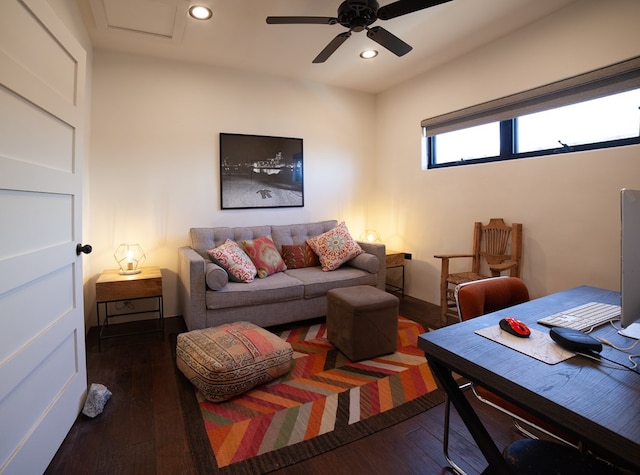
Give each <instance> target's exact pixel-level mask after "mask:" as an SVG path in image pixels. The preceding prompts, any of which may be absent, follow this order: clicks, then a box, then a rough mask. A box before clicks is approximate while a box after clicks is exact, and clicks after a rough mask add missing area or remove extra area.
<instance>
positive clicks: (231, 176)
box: [220, 133, 304, 209]
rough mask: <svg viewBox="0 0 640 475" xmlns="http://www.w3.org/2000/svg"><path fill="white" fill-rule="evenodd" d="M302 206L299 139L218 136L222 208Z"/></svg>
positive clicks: (301, 148) (233, 135) (235, 135)
mask: <svg viewBox="0 0 640 475" xmlns="http://www.w3.org/2000/svg"><path fill="white" fill-rule="evenodd" d="M303 206H304V167H303V147H302V139H297V138H287V137H270V136H264V135H245V134H229V133H220V207H221V208H222V209H251V208H300V207H303Z"/></svg>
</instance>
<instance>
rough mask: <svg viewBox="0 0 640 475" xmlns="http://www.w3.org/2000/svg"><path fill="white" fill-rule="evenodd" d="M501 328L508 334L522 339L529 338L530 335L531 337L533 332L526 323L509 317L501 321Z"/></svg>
mask: <svg viewBox="0 0 640 475" xmlns="http://www.w3.org/2000/svg"><path fill="white" fill-rule="evenodd" d="M500 328H502V329H503V330H504V331H506V332H507V333H511V334H512V335H515V336H519V337H520V338H529V335H531V330H529V327H528V326H527V325H526V323H524V322H521V321H520V320H516V319H515V318H512V317H507V318H503V319H502V320H500Z"/></svg>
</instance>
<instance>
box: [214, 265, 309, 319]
mask: <svg viewBox="0 0 640 475" xmlns="http://www.w3.org/2000/svg"><path fill="white" fill-rule="evenodd" d="M317 269H318V272H321V271H320V268H319V267H318V268H317ZM303 297H304V287H303V285H302V282H300V281H299V280H298V279H296V278H295V277H292V276H289V275H287V274H286V273H283V272H278V273H277V274H273V275H270V276H269V277H267V278H266V279H255V280H254V281H253V282H251V283H249V284H242V283H236V282H229V283H228V284H227V285H226V286H225V287H224V288H223V289H220V290H217V291H213V290H209V291H207V292H206V294H205V299H206V304H207V308H208V309H218V308H230V307H244V306H247V305H262V304H265V303H272V302H286V301H288V300H296V299H301V298H303Z"/></svg>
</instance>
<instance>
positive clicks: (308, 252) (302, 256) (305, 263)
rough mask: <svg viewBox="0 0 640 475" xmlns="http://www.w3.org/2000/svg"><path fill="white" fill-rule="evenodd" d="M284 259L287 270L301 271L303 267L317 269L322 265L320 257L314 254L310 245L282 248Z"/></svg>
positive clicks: (294, 245)
mask: <svg viewBox="0 0 640 475" xmlns="http://www.w3.org/2000/svg"><path fill="white" fill-rule="evenodd" d="M282 259H284V263H285V264H286V266H287V269H301V268H303V267H317V266H319V265H320V259H318V255H317V254H316V253H315V252H313V250H312V249H311V247H309V244H307V243H306V242H304V243H302V244H292V245H287V244H284V245H283V246H282Z"/></svg>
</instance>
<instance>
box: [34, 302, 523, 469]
mask: <svg viewBox="0 0 640 475" xmlns="http://www.w3.org/2000/svg"><path fill="white" fill-rule="evenodd" d="M398 296H399V298H400V300H401V307H400V308H401V314H402V315H405V316H407V317H409V318H412V319H414V320H416V321H418V322H419V323H421V324H422V325H423V326H424V327H425V329H428V328H437V327H439V319H440V311H439V308H438V307H437V306H435V305H431V304H428V303H426V302H422V301H420V300H417V299H413V298H411V297H408V296H405V297H402V296H400V295H399V294H398ZM166 326H167V328H166V334H167V335H169V334H170V333H176V332H181V331H185V327H184V322H183V321H182V319H181V318H168V319H166ZM87 373H88V381H89V383H92V382H97V383H101V384H104V385H105V386H106V387H107V388H108V389H109V390H110V391H112V392H113V396H112V397H111V399H110V400H109V401H108V402H107V406H106V408H105V411H104V413H102V414H100V415H99V416H97V417H96V418H94V419H90V418H88V417H86V416H84V415H83V414H80V415H79V416H78V419H77V420H76V423H75V424H74V426H73V427H72V429H71V431H70V432H69V434H68V436H67V438H66V439H65V441H64V443H63V444H62V446H61V447H60V449H59V450H58V453H57V454H56V456H55V457H54V459H53V460H52V462H51V464H50V466H49V468H48V469H47V472H46V473H47V474H50V475H58V474H65V475H66V474H76V473H77V474H85V473H91V474H110V475H112V474H127V475H129V474H137V473H140V474H145V475H146V474H161V475H165V474H166V475H173V474H183V475H192V474H193V475H199V474H197V471H196V469H195V468H194V464H193V458H192V456H193V454H192V453H191V452H190V450H191V448H190V447H189V444H188V439H187V431H188V430H189V428H188V427H185V423H184V419H183V414H182V410H181V405H180V396H179V388H178V384H177V379H176V377H175V361H174V359H173V356H172V351H171V348H170V347H169V343H168V339H167V338H165V340H164V341H162V340H161V338H160V335H159V334H157V333H156V334H145V335H135V336H127V337H121V338H114V339H108V340H105V341H103V342H102V351H101V352H99V351H98V345H97V338H96V335H95V328H93V329H92V330H91V332H89V335H88V336H87ZM472 403H473V405H474V407H477V410H478V411H479V413H480V415H481V418H483V420H485V419H486V420H487V425H488V429H489V431H490V433H491V434H492V435H494V436H495V437H496V440H498V441H499V442H498V443H499V444H500V443H502V444H506V443H508V442H509V441H511V440H513V439H514V437H517V435H514V431H512V430H511V428H510V423H509V419H508V418H506V419H505V417H504V416H502V415H495V414H493V413H492V412H490V411H494V410H493V409H490V408H489V409H490V411H489V410H488V409H487V408H486V407H482V406H484V405H483V404H481V403H478V402H476V401H473V402H472ZM442 418H443V410H442V405H440V406H436V407H434V408H433V409H430V410H429V411H426V412H424V413H422V414H419V415H418V416H416V417H414V418H412V419H409V420H407V421H404V422H402V423H399V424H396V425H395V426H392V427H390V428H388V429H386V430H384V431H381V432H378V433H376V434H373V435H371V436H369V437H365V438H363V439H361V440H358V441H356V442H353V443H351V444H348V445H345V446H343V447H339V448H337V449H335V450H333V451H330V452H327V453H325V454H321V455H318V456H317V457H313V458H311V459H309V460H305V461H302V462H300V463H298V464H296V465H294V466H290V467H286V468H283V469H280V470H277V471H275V472H272V473H273V474H275V475H299V474H300V473H304V474H305V475H326V474H331V475H342V474H345V475H346V474H349V475H358V474H371V475H387V474H395V473H402V474H420V475H422V474H424V475H433V474H445V473H450V471H449V470H448V468H447V464H446V462H445V459H444V456H443V455H442V421H443V419H442ZM452 430H453V431H454V434H455V435H454V436H452V437H454V438H458V440H457V441H456V442H454V441H453V440H452V449H451V450H452V453H454V451H455V452H456V455H458V454H457V451H460V452H461V454H460V456H461V458H462V459H463V460H464V461H465V464H467V465H468V467H469V468H470V470H469V473H470V474H473V473H480V472H481V471H482V470H483V469H484V465H485V462H484V460H483V459H482V458H481V456H479V452H478V449H477V447H475V445H474V444H473V442H472V441H471V440H470V436H469V435H468V433H467V432H466V429H465V428H464V426H463V425H462V423H461V422H460V419H459V417H458V416H457V414H455V413H454V414H453V416H452ZM474 453H475V455H474Z"/></svg>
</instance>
